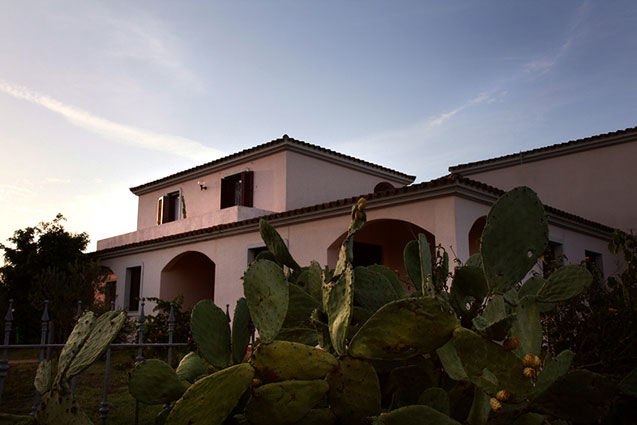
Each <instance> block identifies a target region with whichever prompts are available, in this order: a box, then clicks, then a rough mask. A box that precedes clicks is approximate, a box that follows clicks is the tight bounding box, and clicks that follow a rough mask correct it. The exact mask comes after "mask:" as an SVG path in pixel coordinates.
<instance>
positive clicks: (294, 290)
mask: <svg viewBox="0 0 637 425" xmlns="http://www.w3.org/2000/svg"><path fill="white" fill-rule="evenodd" d="M289 291H290V292H289V302H288V312H287V314H286V315H285V320H284V321H283V327H284V328H298V327H305V328H309V327H310V326H311V322H310V316H311V315H312V312H313V311H314V310H315V309H317V308H318V309H321V308H322V306H321V303H320V302H318V301H317V300H316V299H315V298H314V297H312V296H311V295H310V294H308V293H307V292H305V289H303V288H301V287H300V286H298V285H294V284H290V285H289Z"/></svg>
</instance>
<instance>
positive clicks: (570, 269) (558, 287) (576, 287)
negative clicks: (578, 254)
mask: <svg viewBox="0 0 637 425" xmlns="http://www.w3.org/2000/svg"><path fill="white" fill-rule="evenodd" d="M592 282H593V275H592V274H591V273H590V272H589V271H588V270H586V268H585V267H582V266H578V265H574V264H571V265H568V266H563V267H560V268H559V269H557V270H556V271H555V272H554V273H552V274H551V275H550V276H549V278H548V279H547V280H546V283H545V284H544V286H542V289H540V291H539V292H538V294H537V298H538V300H539V301H542V302H549V303H555V302H559V301H566V300H568V299H570V298H573V297H575V296H577V295H579V294H581V293H582V292H583V291H585V290H586V289H588V288H589V287H590V286H591V283H592Z"/></svg>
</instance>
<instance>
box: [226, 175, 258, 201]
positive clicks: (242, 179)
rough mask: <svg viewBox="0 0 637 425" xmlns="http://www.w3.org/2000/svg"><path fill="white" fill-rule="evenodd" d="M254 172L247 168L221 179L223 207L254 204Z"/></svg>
mask: <svg viewBox="0 0 637 425" xmlns="http://www.w3.org/2000/svg"><path fill="white" fill-rule="evenodd" d="M253 175H254V172H252V171H249V170H246V171H242V172H240V173H237V174H233V175H231V176H227V177H224V178H222V179H221V209H223V208H229V207H233V206H235V205H242V206H245V207H252V206H253V192H254V190H253V187H254V183H253V181H254V177H253Z"/></svg>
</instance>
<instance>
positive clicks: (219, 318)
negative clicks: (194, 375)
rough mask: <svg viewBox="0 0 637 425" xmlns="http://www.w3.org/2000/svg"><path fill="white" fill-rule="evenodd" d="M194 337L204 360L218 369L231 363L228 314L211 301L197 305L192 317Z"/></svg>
mask: <svg viewBox="0 0 637 425" xmlns="http://www.w3.org/2000/svg"><path fill="white" fill-rule="evenodd" d="M190 328H191V330H192V337H193V339H194V340H195V342H196V343H197V349H198V350H199V353H201V355H202V356H203V358H204V359H206V361H207V362H208V363H210V364H211V365H213V366H214V367H217V368H224V367H226V366H228V364H229V363H230V324H229V323H228V317H227V316H226V313H225V312H224V311H223V310H222V309H220V308H219V307H218V306H216V305H215V304H214V303H213V302H212V301H210V300H201V301H199V302H198V303H197V305H195V308H193V310H192V314H191V317H190Z"/></svg>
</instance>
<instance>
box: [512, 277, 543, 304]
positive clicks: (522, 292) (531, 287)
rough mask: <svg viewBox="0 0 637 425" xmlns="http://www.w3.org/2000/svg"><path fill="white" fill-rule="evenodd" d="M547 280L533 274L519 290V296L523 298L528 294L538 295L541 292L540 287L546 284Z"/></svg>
mask: <svg viewBox="0 0 637 425" xmlns="http://www.w3.org/2000/svg"><path fill="white" fill-rule="evenodd" d="M545 282H546V281H545V280H544V279H542V278H541V277H539V276H533V277H532V278H530V279H527V280H526V281H525V282H524V283H523V284H522V286H521V287H520V289H519V291H518V298H519V299H522V298H524V297H526V296H527V295H537V293H538V292H540V289H542V287H543V286H544V283H545Z"/></svg>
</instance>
